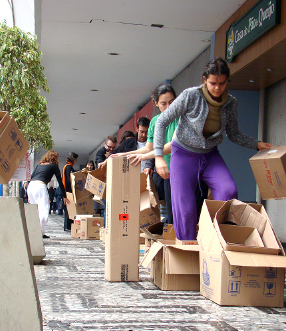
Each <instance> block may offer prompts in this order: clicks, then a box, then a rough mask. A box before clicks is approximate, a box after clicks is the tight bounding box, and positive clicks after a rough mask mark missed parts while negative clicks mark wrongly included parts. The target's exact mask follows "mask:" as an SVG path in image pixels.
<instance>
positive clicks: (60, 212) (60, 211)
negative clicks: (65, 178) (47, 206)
mask: <svg viewBox="0 0 286 331" xmlns="http://www.w3.org/2000/svg"><path fill="white" fill-rule="evenodd" d="M55 198H56V199H57V209H58V215H63V209H64V204H63V196H62V191H61V188H60V187H59V186H58V187H57V189H56V191H55Z"/></svg>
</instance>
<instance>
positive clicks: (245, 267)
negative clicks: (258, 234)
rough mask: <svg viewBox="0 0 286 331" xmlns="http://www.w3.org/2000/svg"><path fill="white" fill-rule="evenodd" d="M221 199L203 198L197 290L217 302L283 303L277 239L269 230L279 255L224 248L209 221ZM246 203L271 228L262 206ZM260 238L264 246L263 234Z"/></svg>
mask: <svg viewBox="0 0 286 331" xmlns="http://www.w3.org/2000/svg"><path fill="white" fill-rule="evenodd" d="M225 203H226V202H225V201H213V200H205V201H204V204H203V207H202V211H201V216H200V221H199V233H198V242H199V246H200V292H201V294H202V295H204V296H205V297H206V298H208V299H210V300H212V301H214V302H216V303H217V304H219V305H228V306H264V307H283V305H284V274H285V272H284V268H285V267H286V257H285V256H284V255H285V253H284V250H283V247H282V245H281V243H280V241H279V239H278V238H277V237H276V235H275V233H274V232H273V233H274V236H275V239H276V241H277V244H278V245H279V247H280V252H279V255H269V254H257V253H251V252H246V251H244V252H239V251H231V250H225V249H224V248H223V245H222V243H221V242H220V238H219V235H218V232H217V230H216V228H215V226H214V222H213V221H214V219H215V216H216V213H217V211H218V210H219V209H220V208H222V207H223V206H224V205H225ZM249 205H250V206H251V207H253V208H255V209H256V210H257V211H258V212H259V213H260V214H261V215H262V216H264V217H265V218H266V219H267V222H266V224H265V227H271V229H272V226H271V223H270V221H269V219H268V216H267V214H266V211H265V209H264V208H263V206H262V205H258V204H249ZM250 221H251V219H249V222H250ZM254 224H255V222H254ZM260 225H261V224H260ZM256 226H258V228H259V224H258V225H256ZM262 240H263V243H264V246H267V245H266V243H265V241H264V238H263V236H262Z"/></svg>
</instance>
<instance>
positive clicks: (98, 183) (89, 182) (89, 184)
mask: <svg viewBox="0 0 286 331" xmlns="http://www.w3.org/2000/svg"><path fill="white" fill-rule="evenodd" d="M105 187H106V171H105V170H103V169H96V170H93V171H91V172H90V173H88V174H87V177H86V182H85V189H86V190H88V191H89V192H91V193H92V194H94V195H95V196H96V197H97V200H102V199H105V198H106V192H105Z"/></svg>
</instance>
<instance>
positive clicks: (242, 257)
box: [224, 251, 286, 268]
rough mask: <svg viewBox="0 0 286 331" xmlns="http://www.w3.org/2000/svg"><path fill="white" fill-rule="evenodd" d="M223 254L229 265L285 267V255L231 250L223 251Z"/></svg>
mask: <svg viewBox="0 0 286 331" xmlns="http://www.w3.org/2000/svg"><path fill="white" fill-rule="evenodd" d="M224 254H225V255H226V257H227V259H228V261H229V263H230V264H231V265H237V266H242V267H265V268H266V267H273V268H286V257H285V256H278V255H267V254H255V253H244V252H243V253H242V252H232V251H224Z"/></svg>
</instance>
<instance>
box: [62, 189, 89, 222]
mask: <svg viewBox="0 0 286 331" xmlns="http://www.w3.org/2000/svg"><path fill="white" fill-rule="evenodd" d="M66 194H67V198H68V199H69V201H70V203H69V204H66V206H67V210H68V213H69V218H70V219H74V218H75V217H76V216H77V215H93V213H94V201H93V198H92V196H87V197H85V198H82V199H78V200H77V203H75V202H74V200H73V194H72V193H70V192H67V193H66Z"/></svg>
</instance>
